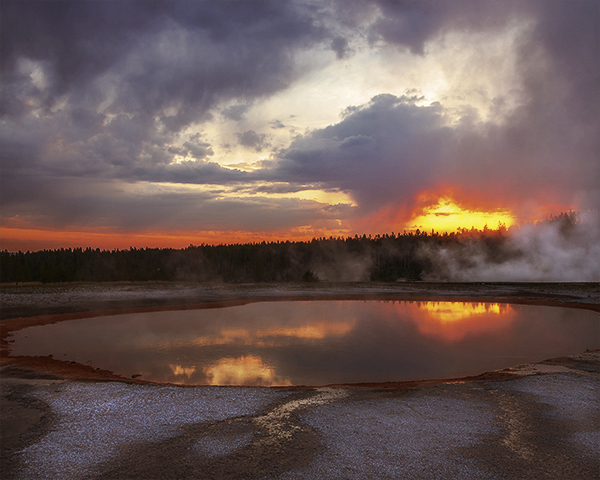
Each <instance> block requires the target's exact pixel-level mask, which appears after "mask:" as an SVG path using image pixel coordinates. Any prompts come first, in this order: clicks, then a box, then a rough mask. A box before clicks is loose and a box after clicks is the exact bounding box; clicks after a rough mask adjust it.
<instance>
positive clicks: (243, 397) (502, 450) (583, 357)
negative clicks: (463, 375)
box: [2, 352, 600, 480]
mask: <svg viewBox="0 0 600 480" xmlns="http://www.w3.org/2000/svg"><path fill="white" fill-rule="evenodd" d="M599 366H600V352H588V353H584V354H579V355H575V356H571V357H568V358H564V359H562V360H560V359H559V361H554V362H549V363H542V364H534V365H522V366H519V367H516V368H513V369H510V370H507V371H505V372H504V373H505V374H508V377H509V378H508V379H497V380H490V381H478V382H456V383H441V384H435V385H430V386H421V387H418V388H407V387H398V388H390V389H383V388H358V387H329V388H318V389H299V390H296V389H269V388H235V387H187V388H186V387H175V386H150V385H132V384H126V383H121V382H101V383H98V382H82V381H67V380H52V379H39V380H26V379H19V378H10V379H3V382H2V384H3V399H6V398H10V399H11V400H12V401H15V400H16V401H21V402H22V404H23V405H26V402H27V401H28V402H32V401H34V402H38V403H37V404H36V405H37V407H36V408H42V410H43V409H44V408H46V411H45V415H46V416H47V417H48V418H49V420H48V421H47V422H46V427H45V428H44V429H43V431H41V432H38V433H37V435H35V436H33V437H32V438H30V439H29V444H28V445H24V446H22V448H20V449H17V450H15V451H13V452H12V453H11V454H10V459H9V460H10V461H8V462H5V463H4V465H7V466H8V467H9V470H8V471H5V472H3V477H2V478H7V479H10V478H15V479H23V480H27V479H40V478H48V479H55V478H56V479H80V478H99V479H100V478H102V479H109V478H110V479H129V478H141V479H154V478H156V479H184V478H190V479H192V478H232V479H233V478H273V479H301V478H311V479H312V478H349V479H370V478H390V479H391V478H394V479H396V478H398V479H413V478H414V479H417V478H419V479H420V478H440V479H441V478H481V479H487V478H493V479H513V478H536V479H567V478H568V479H596V478H600V460H599V456H598V452H599V451H600V448H599V446H600V445H599V439H600V368H599ZM505 377H506V375H505ZM22 387H26V388H25V389H23V388H22ZM19 389H21V390H19ZM40 405H42V407H40ZM43 405H45V407H43ZM33 407H35V405H31V404H30V405H29V408H33ZM5 460H6V458H5Z"/></svg>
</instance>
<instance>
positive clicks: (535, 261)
mask: <svg viewBox="0 0 600 480" xmlns="http://www.w3.org/2000/svg"><path fill="white" fill-rule="evenodd" d="M599 233H600V232H599V228H598V216H597V215H596V214H590V215H587V218H584V219H583V220H577V217H576V216H575V214H571V215H566V214H565V215H562V216H560V217H557V218H555V219H554V220H551V221H546V222H541V223H539V224H537V225H532V224H527V225H525V226H523V227H521V228H515V229H511V230H510V231H509V233H508V236H507V237H506V238H505V239H504V240H503V241H502V242H501V243H500V244H499V245H496V247H497V248H491V246H490V242H489V241H486V238H485V237H480V236H479V237H472V238H465V239H463V240H461V241H459V242H458V243H455V244H452V245H451V246H442V247H432V246H431V245H423V246H422V249H421V251H420V254H421V255H422V256H423V257H425V258H427V259H428V260H429V261H430V262H431V264H432V265H433V270H431V271H430V272H428V273H425V274H423V276H422V278H423V280H428V281H439V280H448V281H461V282H462V281H482V282H490V281H496V282H497V281H516V282H539V281H562V282H597V281H600V235H599ZM498 247H499V248H498Z"/></svg>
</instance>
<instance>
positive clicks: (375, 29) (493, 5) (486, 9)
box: [371, 0, 531, 55]
mask: <svg viewBox="0 0 600 480" xmlns="http://www.w3.org/2000/svg"><path fill="white" fill-rule="evenodd" d="M374 3H376V4H377V5H378V6H379V8H380V9H381V16H380V17H379V18H378V19H377V20H376V21H375V22H374V23H373V24H372V26H371V35H372V36H373V39H375V38H378V37H379V38H381V39H382V40H384V41H385V42H388V43H391V44H396V45H399V46H402V47H404V48H407V49H408V50H410V51H411V52H412V53H416V54H419V55H423V54H424V53H425V51H424V48H425V43H426V42H427V41H429V40H431V39H432V38H434V37H435V36H437V35H439V34H440V33H443V32H444V31H452V30H454V31H457V30H458V31H461V30H462V31H467V30H470V31H481V30H487V31H490V30H493V29H496V28H498V27H500V26H502V25H503V24H505V23H506V22H507V21H508V20H510V19H511V18H514V17H515V16H518V15H519V13H520V11H521V10H525V11H526V10H527V9H528V8H529V6H528V5H529V4H530V3H531V2H513V1H511V0H506V1H502V2H497V1H495V0H458V1H452V2H439V1H436V0H419V1H414V0H399V1H398V0H376V1H375V2H374ZM519 3H521V4H522V5H519Z"/></svg>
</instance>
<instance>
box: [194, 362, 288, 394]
mask: <svg viewBox="0 0 600 480" xmlns="http://www.w3.org/2000/svg"><path fill="white" fill-rule="evenodd" d="M202 370H203V372H204V373H205V375H206V376H207V377H208V379H209V383H210V385H260V386H265V387H266V386H273V385H291V384H292V383H291V381H290V380H289V379H284V378H280V377H278V376H277V374H276V373H275V369H274V368H273V367H272V366H270V365H266V364H264V363H263V361H262V359H261V358H260V357H257V356H254V355H247V356H243V357H237V358H221V359H220V360H218V361H217V362H215V363H213V364H212V365H209V366H206V367H203V368H202Z"/></svg>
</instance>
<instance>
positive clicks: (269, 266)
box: [0, 213, 577, 283]
mask: <svg viewBox="0 0 600 480" xmlns="http://www.w3.org/2000/svg"><path fill="white" fill-rule="evenodd" d="M548 222H550V223H557V224H558V225H559V226H560V229H561V231H562V232H563V233H567V232H568V230H569V229H571V228H572V227H573V226H574V225H575V224H576V223H577V216H576V214H575V213H569V214H566V213H565V214H561V215H559V216H556V217H551V218H550V219H549V220H547V221H546V223H548ZM509 237H510V235H509V233H508V232H507V230H506V228H504V227H503V226H502V225H500V226H499V228H498V229H497V230H489V229H487V228H486V229H484V230H482V231H479V230H475V229H471V230H466V229H463V230H460V231H458V232H456V233H451V234H438V233H435V232H431V233H427V232H420V231H418V230H417V231H416V232H415V233H403V234H400V235H397V234H394V233H392V234H385V235H376V236H374V237H372V236H371V235H369V236H366V235H363V236H358V235H356V236H354V237H347V238H333V237H329V238H318V239H313V240H311V241H307V242H289V241H285V242H270V243H267V242H262V243H253V244H235V245H198V246H193V245H190V246H189V247H187V248H184V249H172V248H133V247H132V248H130V249H128V250H112V251H107V250H100V249H92V248H85V249H82V248H73V249H71V248H61V249H57V250H43V251H37V252H17V253H14V252H8V251H6V250H5V251H2V252H0V281H1V282H13V283H14V282H44V283H49V282H115V281H195V282H214V281H219V282H235V283H243V282H298V281H319V280H328V281H369V280H370V281H383V282H389V281H398V280H419V279H421V278H422V276H423V274H424V273H425V274H426V273H427V272H431V271H432V269H434V268H435V265H433V264H432V260H431V257H430V256H429V255H427V254H426V252H427V251H430V250H431V249H439V248H442V247H443V248H448V249H450V248H452V247H453V246H456V245H464V244H465V243H468V242H477V244H478V248H480V249H483V251H484V252H485V255H486V256H487V259H488V260H489V261H492V262H501V261H503V259H506V258H509V257H511V256H513V257H514V256H515V255H516V256H518V255H519V254H520V252H519V251H516V250H514V248H513V247H512V246H511V245H510V242H508V241H507V239H508V238H509Z"/></svg>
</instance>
